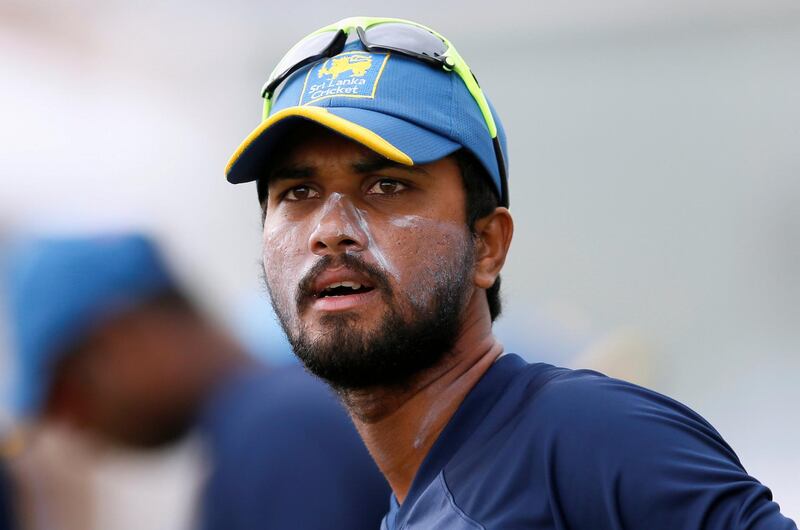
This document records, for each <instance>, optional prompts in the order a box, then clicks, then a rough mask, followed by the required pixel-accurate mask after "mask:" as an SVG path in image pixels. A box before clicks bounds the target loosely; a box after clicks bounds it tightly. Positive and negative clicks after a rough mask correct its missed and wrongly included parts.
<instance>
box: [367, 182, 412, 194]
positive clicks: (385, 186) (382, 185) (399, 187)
mask: <svg viewBox="0 0 800 530" xmlns="http://www.w3.org/2000/svg"><path fill="white" fill-rule="evenodd" d="M406 188H408V186H406V185H405V184H403V183H402V182H400V181H397V180H393V179H380V180H379V181H377V182H376V183H375V184H373V185H372V186H371V187H370V188H369V189H368V190H367V195H394V194H396V193H400V192H401V191H403V190H404V189H406Z"/></svg>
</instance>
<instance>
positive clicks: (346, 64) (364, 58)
mask: <svg viewBox="0 0 800 530" xmlns="http://www.w3.org/2000/svg"><path fill="white" fill-rule="evenodd" d="M371 66H372V56H370V55H346V56H344V57H334V58H333V59H331V60H330V62H329V63H325V65H323V67H322V68H321V69H320V71H319V73H318V74H317V76H318V77H322V76H323V75H329V76H331V79H336V78H337V77H339V76H340V75H341V74H343V73H345V72H351V73H352V75H353V76H354V77H364V74H366V73H367V70H369V68H370V67H371Z"/></svg>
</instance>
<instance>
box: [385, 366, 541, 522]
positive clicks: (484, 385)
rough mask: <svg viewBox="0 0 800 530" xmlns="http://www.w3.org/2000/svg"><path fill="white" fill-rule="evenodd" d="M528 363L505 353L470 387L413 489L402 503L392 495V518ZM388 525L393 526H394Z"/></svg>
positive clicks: (439, 468)
mask: <svg viewBox="0 0 800 530" xmlns="http://www.w3.org/2000/svg"><path fill="white" fill-rule="evenodd" d="M526 365H527V363H526V362H525V361H524V360H523V359H522V358H521V357H519V356H518V355H515V354H506V355H503V356H501V357H500V358H499V359H498V360H497V361H495V363H494V364H493V365H492V366H491V367H490V368H489V369H488V370H487V371H486V373H485V374H483V377H481V379H480V380H479V381H478V383H477V384H476V385H475V386H474V387H473V388H472V390H470V392H469V393H468V394H467V397H466V398H464V401H462V402H461V405H460V406H459V407H458V410H456V412H455V414H453V417H452V418H450V421H449V422H448V423H447V426H445V428H444V430H443V431H442V433H441V434H440V435H439V438H437V439H436V441H435V442H434V444H433V446H432V447H431V450H430V451H428V454H427V455H426V456H425V459H424V460H423V461H422V464H421V465H420V467H419V469H418V470H417V473H416V475H414V480H413V482H412V483H411V489H409V491H408V496H406V499H405V500H404V501H403V504H402V505H399V506H398V503H397V498H396V497H395V496H394V494H393V495H392V505H391V509H390V512H391V515H393V517H392V518H391V519H390V520H399V519H400V517H401V516H402V514H403V513H404V512H406V511H407V509H406V510H403V508H404V507H410V506H413V505H414V502H415V501H416V500H417V498H418V497H419V495H420V494H421V493H422V492H423V491H424V490H425V488H426V487H427V486H428V484H430V483H431V482H432V481H433V480H434V479H435V478H436V476H437V475H438V474H439V473H440V472H441V471H442V469H443V468H444V467H445V465H447V463H448V462H449V461H450V460H451V459H452V457H453V455H455V453H456V452H457V451H458V450H459V449H460V448H461V446H462V445H463V444H464V442H465V441H466V440H467V439H468V438H469V436H470V435H471V434H472V433H473V432H474V431H475V429H476V428H477V427H478V426H479V425H480V424H481V422H483V421H484V419H485V418H486V415H487V414H488V413H489V410H490V409H491V408H492V407H493V406H494V404H495V403H496V402H497V400H498V399H499V397H500V396H501V395H502V394H503V392H504V391H505V389H506V387H507V386H508V384H509V382H510V381H511V379H512V378H513V377H514V376H515V375H516V374H518V373H519V371H520V370H521V369H522V368H524V367H525V366H526ZM389 528H392V527H391V526H390V527H389Z"/></svg>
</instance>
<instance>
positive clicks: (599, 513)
mask: <svg viewBox="0 0 800 530" xmlns="http://www.w3.org/2000/svg"><path fill="white" fill-rule="evenodd" d="M381 527H382V529H384V530H431V529H447V530H467V529H469V530H475V529H490V530H495V529H497V530H500V529H502V530H517V529H519V530H522V529H525V530H554V529H557V530H567V529H570V530H606V529H607V530H623V529H627V530H637V529H642V530H694V529H698V530H699V529H704V530H740V529H741V530H744V529H748V530H766V529H770V530H796V529H797V527H796V526H795V524H794V523H793V522H792V521H791V520H789V519H787V518H785V517H783V516H782V515H781V514H780V511H779V507H778V505H777V504H776V503H774V502H772V495H771V493H770V491H769V489H767V488H766V487H765V486H763V485H762V484H760V483H759V482H758V481H757V480H756V479H754V478H753V477H751V476H749V475H748V474H747V472H746V471H745V470H744V468H743V467H742V464H741V463H740V462H739V459H738V458H737V457H736V454H735V453H734V452H733V450H732V449H731V448H730V447H729V446H728V444H726V443H725V441H724V440H723V439H722V437H721V436H720V435H719V433H717V431H715V430H714V428H713V427H712V426H711V425H709V424H708V422H706V421H705V420H704V419H703V418H701V417H700V416H699V415H697V414H696V413H694V412H693V411H691V410H690V409H688V408H687V407H685V406H683V405H681V404H680V403H678V402H676V401H674V400H672V399H670V398H668V397H665V396H663V395H661V394H658V393H656V392H652V391H650V390H647V389H644V388H641V387H638V386H636V385H633V384H630V383H626V382H624V381H619V380H617V379H612V378H609V377H605V376H604V375H602V374H598V373H597V372H592V371H588V370H577V371H573V370H568V369H565V368H556V367H553V366H550V365H547V364H541V363H540V364H527V363H526V362H525V361H523V360H522V359H521V358H520V357H518V356H516V355H506V356H503V357H501V358H500V359H499V360H498V361H497V362H496V363H495V364H494V365H493V366H492V367H491V368H490V369H489V371H488V372H487V373H486V374H485V375H484V376H483V378H482V379H481V380H480V381H479V382H478V384H477V385H476V386H475V388H474V389H473V390H472V391H471V392H470V393H469V395H468V396H467V398H466V399H465V400H464V402H463V403H462V404H461V406H460V407H459V409H458V410H457V411H456V413H455V415H454V416H453V418H452V419H451V420H450V422H449V423H448V425H447V427H446V428H445V429H444V431H443V432H442V434H441V435H440V436H439V438H438V439H437V440H436V442H435V443H434V445H433V447H432V448H431V451H430V452H429V453H428V455H427V457H426V458H425V460H424V462H423V463H422V465H421V466H420V468H419V470H418V471H417V474H416V476H415V477H414V481H413V483H412V485H411V489H410V490H409V493H408V496H407V497H406V499H405V501H404V502H403V504H402V505H398V503H397V500H396V499H395V498H394V497H392V500H391V508H390V512H389V514H388V515H387V516H386V517H385V518H384V521H383V524H382V526H381Z"/></svg>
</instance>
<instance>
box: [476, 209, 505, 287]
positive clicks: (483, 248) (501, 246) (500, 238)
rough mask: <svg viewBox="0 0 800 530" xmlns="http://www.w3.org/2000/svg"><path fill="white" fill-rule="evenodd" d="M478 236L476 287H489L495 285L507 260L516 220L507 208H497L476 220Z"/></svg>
mask: <svg viewBox="0 0 800 530" xmlns="http://www.w3.org/2000/svg"><path fill="white" fill-rule="evenodd" d="M475 234H476V236H475V237H476V238H477V245H476V256H475V276H474V278H473V281H474V283H475V286H476V287H480V288H481V289H488V288H490V287H491V286H492V285H494V282H495V280H496V279H497V276H498V275H499V274H500V269H502V268H503V264H504V263H505V262H506V255H508V247H509V246H511V237H512V236H513V235H514V220H513V219H512V218H511V213H509V211H508V209H507V208H502V207H498V208H495V209H494V211H493V212H492V213H490V214H489V215H487V216H485V217H481V218H480V219H478V220H477V221H476V222H475Z"/></svg>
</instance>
